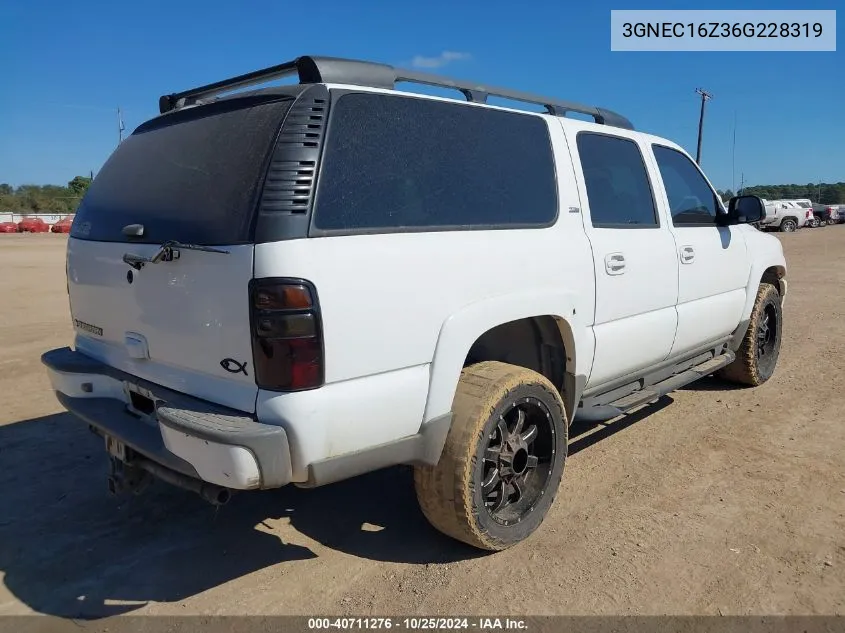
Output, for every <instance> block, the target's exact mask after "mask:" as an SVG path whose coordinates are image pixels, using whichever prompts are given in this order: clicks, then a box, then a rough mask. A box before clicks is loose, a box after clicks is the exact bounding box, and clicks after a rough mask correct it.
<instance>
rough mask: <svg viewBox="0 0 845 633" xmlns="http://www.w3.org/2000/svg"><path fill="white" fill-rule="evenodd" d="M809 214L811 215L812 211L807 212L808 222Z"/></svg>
mask: <svg viewBox="0 0 845 633" xmlns="http://www.w3.org/2000/svg"><path fill="white" fill-rule="evenodd" d="M811 213H812V211H807V219H808V220H809V219H810V214H811Z"/></svg>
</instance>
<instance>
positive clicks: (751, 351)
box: [716, 283, 783, 387]
mask: <svg viewBox="0 0 845 633" xmlns="http://www.w3.org/2000/svg"><path fill="white" fill-rule="evenodd" d="M782 334H783V310H782V307H781V297H780V294H778V291H777V290H776V289H775V287H774V286H773V285H772V284H765V283H764V284H760V288H759V290H758V291H757V298H756V299H755V300H754V308H753V309H752V310H751V319H750V321H749V323H748V330H746V332H745V336H744V337H743V338H742V344H741V345H740V347H739V350H737V353H736V360H735V361H734V362H732V363H731V364H730V365H728V366H727V367H725V368H724V369H722V370H720V371H718V372H717V373H716V375H717V376H718V377H719V378H723V379H725V380H729V381H731V382H736V383H739V384H744V385H750V386H752V387H756V386H758V385H762V384H763V383H764V382H766V381H767V380H768V379H769V378H771V377H772V374H774V372H775V366H776V365H777V362H778V356H779V355H780V343H781V336H782Z"/></svg>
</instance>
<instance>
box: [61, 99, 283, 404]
mask: <svg viewBox="0 0 845 633" xmlns="http://www.w3.org/2000/svg"><path fill="white" fill-rule="evenodd" d="M290 104H291V100H290V99H289V98H284V97H280V96H278V95H276V96H274V97H269V96H266V95H265V96H251V97H240V98H234V99H229V100H225V101H220V102H217V103H213V104H208V105H203V106H199V107H194V108H186V109H184V110H180V111H177V112H173V113H170V114H167V115H164V116H161V117H158V118H156V119H153V120H152V121H149V122H147V123H145V124H143V125H142V126H140V127H139V128H138V129H137V130H135V132H134V133H133V134H132V135H131V136H129V137H128V138H127V139H126V140H125V141H124V142H123V143H121V145H120V146H119V147H118V149H117V150H116V151H115V152H114V154H113V155H112V156H111V157H110V158H109V160H108V161H107V162H106V164H105V165H104V166H103V168H102V170H101V171H100V173H99V174H97V176H96V177H95V178H94V181H93V183H92V184H91V187H90V188H89V190H88V192H87V193H86V195H85V198H84V199H83V201H82V203H81V204H80V207H79V209H78V211H77V214H76V217H75V219H74V223H73V227H72V229H71V234H70V239H69V242H68V254H67V275H68V293H69V295H70V307H71V313H72V318H73V323H74V327H75V330H76V334H77V337H76V347H77V349H78V350H79V351H81V352H83V353H86V354H88V355H90V356H93V357H95V358H97V359H99V360H101V361H104V362H106V363H108V364H109V365H112V366H114V367H117V368H118V369H122V370H124V371H126V372H129V373H130V374H133V375H135V376H138V377H141V378H144V379H146V380H149V381H151V382H153V383H157V384H160V385H163V386H166V387H169V388H171V389H173V390H176V391H180V392H183V393H188V394H191V395H193V396H196V397H199V398H203V399H206V400H210V401H212V402H216V403H218V404H221V405H225V406H229V407H234V408H237V409H240V410H242V411H249V412H251V411H254V409H255V397H256V392H257V387H256V383H255V379H254V377H253V372H252V344H251V337H250V311H249V301H248V293H249V282H250V280H251V279H252V275H253V244H252V237H251V236H252V231H253V224H254V217H255V209H256V206H257V204H256V202H257V197H258V195H259V192H260V189H261V186H262V182H263V179H264V175H265V173H266V166H267V162H268V160H269V156H270V153H271V151H272V148H273V144H274V142H275V138H276V135H277V134H278V130H279V127H280V125H281V123H282V120H283V119H284V116H285V114H286V113H287V111H288V109H289V107H290ZM126 227H130V228H126ZM140 227H143V228H142V229H141V228H140ZM168 241H176V242H178V243H180V244H179V245H176V246H174V250H175V253H176V255H174V257H173V259H171V260H170V261H167V259H168V258H167V257H165V258H164V259H163V261H159V262H158V263H141V264H140V265H139V264H138V263H137V262H138V260H139V259H143V258H148V259H149V258H152V257H154V256H155V255H156V253H158V252H159V251H160V250H161V245H162V244H163V243H165V242H168ZM190 245H196V246H201V247H211V248H213V249H214V250H213V251H208V250H195V249H192V248H190V247H189V246H190ZM127 260H128V261H127ZM133 262H135V266H133V265H132V263H133Z"/></svg>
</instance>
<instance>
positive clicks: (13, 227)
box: [0, 222, 18, 233]
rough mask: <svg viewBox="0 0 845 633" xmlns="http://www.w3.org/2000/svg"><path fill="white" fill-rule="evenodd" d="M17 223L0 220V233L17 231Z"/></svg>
mask: <svg viewBox="0 0 845 633" xmlns="http://www.w3.org/2000/svg"><path fill="white" fill-rule="evenodd" d="M17 232H18V225H17V224H16V223H15V222H0V233H17Z"/></svg>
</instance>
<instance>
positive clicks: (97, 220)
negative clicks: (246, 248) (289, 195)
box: [71, 97, 291, 245]
mask: <svg viewBox="0 0 845 633" xmlns="http://www.w3.org/2000/svg"><path fill="white" fill-rule="evenodd" d="M269 99H270V97H253V98H240V99H232V100H229V101H221V102H218V103H214V104H209V105H205V106H200V107H197V108H189V109H185V110H182V111H177V112H174V113H173V114H168V115H165V116H162V117H159V118H156V119H153V120H151V121H148V122H147V123H145V124H143V125H141V126H140V127H139V128H138V129H137V130H135V132H133V133H132V134H131V135H130V136H129V137H128V138H127V139H126V140H124V141H123V143H121V144H120V146H119V147H118V148H117V149H116V150H115V152H114V153H113V154H112V156H111V157H110V158H109V159H108V161H107V162H106V164H105V165H104V166H103V168H102V169H101V170H100V172H99V173H98V174H97V175H96V177H95V178H94V181H93V182H92V183H91V186H90V188H89V189H88V192H87V193H86V195H85V198H84V199H83V200H82V202H81V204H80V206H79V209H78V211H77V214H76V217H75V219H74V223H73V227H72V230H71V236H72V237H76V238H81V239H89V240H98V241H126V237H125V236H123V235H122V233H121V229H122V228H123V227H124V226H126V225H127V224H143V225H144V229H145V231H144V236H143V237H142V238H141V239H134V238H133V242H155V243H161V242H163V241H165V240H178V241H180V242H185V243H198V244H209V245H211V244H235V243H242V242H249V241H250V230H251V226H252V220H253V216H254V213H255V208H256V199H257V193H258V191H259V189H260V186H261V183H262V180H263V178H264V173H265V171H266V165H267V161H268V157H269V154H270V151H271V149H272V146H273V144H274V142H275V138H276V134H277V132H278V129H279V127H280V125H281V123H282V120H283V119H284V116H285V113H286V112H287V111H288V109H289V108H290V104H291V101H290V99H286V100H282V101H279V99H278V97H274V98H272V101H269V102H268V100H269Z"/></svg>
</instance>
